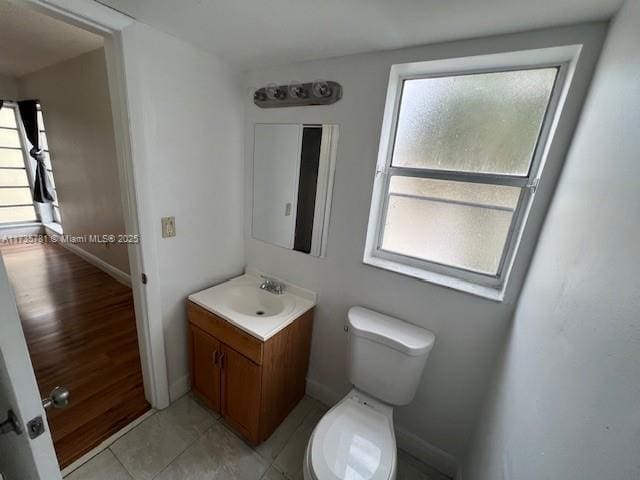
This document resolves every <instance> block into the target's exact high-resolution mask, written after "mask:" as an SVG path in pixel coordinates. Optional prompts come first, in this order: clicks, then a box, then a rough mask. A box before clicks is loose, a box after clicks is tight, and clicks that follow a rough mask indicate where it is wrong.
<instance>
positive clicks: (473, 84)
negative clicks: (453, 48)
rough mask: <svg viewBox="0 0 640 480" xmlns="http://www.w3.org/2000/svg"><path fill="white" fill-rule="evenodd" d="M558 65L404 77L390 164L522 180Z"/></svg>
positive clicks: (529, 160)
mask: <svg viewBox="0 0 640 480" xmlns="http://www.w3.org/2000/svg"><path fill="white" fill-rule="evenodd" d="M556 75H557V69H556V68H543V69H535V70H520V71H511V72H494V73H483V74H472V75H458V76H452V77H440V78H422V79H414V80H405V81H404V84H403V89H402V100H401V104H400V111H399V115H398V125H397V131H396V138H395V145H394V151H393V159H392V165H393V166H396V167H413V168H429V169H435V170H452V171H465V172H480V173H493V174H507V175H519V176H526V175H527V174H528V172H529V165H530V164H531V160H532V158H533V153H534V150H535V146H536V142H537V140H538V136H539V133H540V127H541V125H542V121H543V118H544V113H545V111H546V109H547V105H548V103H549V98H550V96H551V91H552V89H553V85H554V82H555V78H556Z"/></svg>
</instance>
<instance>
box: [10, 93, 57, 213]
mask: <svg viewBox="0 0 640 480" xmlns="http://www.w3.org/2000/svg"><path fill="white" fill-rule="evenodd" d="M18 109H19V110H20V117H22V123H23V125H24V130H25V133H26V134H27V138H28V139H29V142H31V145H32V148H31V150H30V151H29V155H31V157H32V158H33V159H34V160H35V161H36V177H35V181H34V182H33V199H34V200H35V201H36V202H39V203H51V202H53V201H54V197H53V188H52V187H51V182H50V181H49V175H48V172H47V167H46V165H45V163H44V152H43V151H42V150H41V149H40V145H39V144H40V132H39V131H38V108H37V102H36V101H35V100H22V101H19V102H18Z"/></svg>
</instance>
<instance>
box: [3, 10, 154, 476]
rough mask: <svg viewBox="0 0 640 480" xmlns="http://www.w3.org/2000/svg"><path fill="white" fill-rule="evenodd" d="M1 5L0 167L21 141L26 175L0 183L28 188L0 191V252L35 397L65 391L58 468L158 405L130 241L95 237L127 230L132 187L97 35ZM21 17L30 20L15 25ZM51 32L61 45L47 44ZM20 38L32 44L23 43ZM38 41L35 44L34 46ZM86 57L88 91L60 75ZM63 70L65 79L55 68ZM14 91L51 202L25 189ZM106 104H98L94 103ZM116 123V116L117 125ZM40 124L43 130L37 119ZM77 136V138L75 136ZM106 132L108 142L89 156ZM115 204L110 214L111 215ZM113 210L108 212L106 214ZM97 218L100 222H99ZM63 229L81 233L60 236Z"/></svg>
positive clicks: (58, 415)
mask: <svg viewBox="0 0 640 480" xmlns="http://www.w3.org/2000/svg"><path fill="white" fill-rule="evenodd" d="M33 3H37V2H33ZM0 10H1V13H2V14H1V15H0V23H3V25H1V26H0V31H1V32H2V34H1V35H2V38H3V41H2V42H0V56H1V57H2V58H3V62H2V64H1V65H0V99H3V100H9V101H8V102H6V103H5V105H4V107H3V108H2V109H0V112H2V110H4V111H5V112H3V113H6V112H7V111H8V109H9V110H10V109H12V108H13V109H14V112H13V113H14V116H15V117H16V119H17V120H16V124H15V126H14V127H15V128H14V130H15V131H16V132H17V133H18V134H19V136H20V145H2V144H1V141H0V157H2V155H1V154H2V152H3V150H2V147H3V146H4V147H6V148H5V149H4V150H5V153H7V152H8V150H9V148H10V147H11V148H12V149H13V150H14V151H12V152H9V153H11V155H8V154H7V155H4V157H2V158H0V166H2V165H3V162H5V160H6V158H9V157H11V159H13V160H11V161H15V158H16V154H15V153H16V151H19V150H22V153H23V154H24V155H23V157H24V158H23V160H24V165H23V167H22V170H23V172H20V174H19V175H18V176H20V175H22V174H24V175H26V178H27V179H28V182H27V183H26V184H24V185H23V184H22V183H20V185H17V184H16V185H12V184H11V181H13V180H12V178H13V179H14V180H15V179H16V178H17V176H16V175H5V177H6V178H5V180H7V182H8V184H7V185H2V186H3V187H6V188H2V190H1V191H3V192H5V193H7V192H10V190H11V189H14V190H15V189H16V188H21V189H22V190H26V192H27V193H28V194H29V195H31V198H30V200H29V199H26V200H25V198H24V195H25V192H22V197H21V200H20V202H21V203H16V202H17V200H16V199H15V198H13V197H15V195H14V196H13V197H12V196H11V195H4V197H5V198H4V199H0V200H2V201H5V203H6V205H2V206H0V209H3V210H4V211H5V213H7V214H8V217H7V219H5V220H7V221H3V222H0V237H2V238H4V239H5V240H6V242H5V243H4V244H2V246H1V247H0V253H2V256H3V260H4V262H5V266H6V269H7V271H8V275H9V279H10V282H11V286H12V288H13V292H14V296H15V299H16V304H17V307H18V311H19V314H20V321H21V324H22V330H23V332H24V334H25V339H26V341H27V344H28V347H29V354H30V357H31V363H32V365H33V368H34V370H35V374H36V379H37V382H38V388H39V390H40V394H41V396H42V398H46V397H48V396H49V395H50V392H51V390H52V389H53V388H54V387H56V386H61V387H64V388H67V389H68V390H69V392H70V399H71V401H70V404H69V407H68V408H66V409H59V410H58V409H55V408H51V409H49V410H48V412H47V417H48V418H47V420H48V423H49V427H50V430H51V433H52V437H53V440H54V444H55V449H56V454H57V457H58V460H59V464H60V466H61V468H64V467H65V466H67V465H69V464H70V463H72V462H73V461H75V460H76V459H78V458H79V457H81V456H82V455H84V454H85V453H87V452H89V451H91V450H92V449H93V448H94V447H96V446H98V445H99V444H100V443H101V442H102V441H104V440H106V439H108V438H109V437H110V436H112V435H113V434H114V433H116V432H117V431H118V430H120V429H121V428H122V427H124V426H126V425H127V424H128V423H130V422H131V421H132V420H134V419H135V418H138V417H139V416H140V415H142V414H143V413H144V412H145V411H147V410H148V409H149V408H150V404H153V406H159V407H162V406H163V405H162V404H163V401H162V400H161V399H160V400H158V398H159V397H161V396H162V394H158V385H157V382H155V379H154V378H150V375H149V374H148V372H149V371H150V370H151V365H150V360H149V359H150V358H152V357H153V355H151V354H150V348H149V345H148V344H147V343H146V342H145V341H144V340H145V332H144V331H142V332H141V326H142V329H143V330H144V328H145V327H147V326H148V321H147V318H146V301H145V292H144V291H142V286H141V285H140V282H139V281H138V280H137V279H139V278H140V271H141V260H140V255H139V251H138V246H137V245H127V244H126V241H125V243H124V244H121V243H114V242H113V241H109V240H107V241H104V239H103V237H102V236H103V235H112V234H113V235H114V236H115V237H116V239H121V238H125V240H127V239H129V238H135V237H136V235H135V232H136V231H137V225H136V223H137V220H136V218H137V217H136V214H135V207H134V206H132V202H131V200H130V196H131V191H132V190H131V189H132V188H133V186H132V182H131V184H126V183H127V182H126V181H123V180H122V178H123V177H125V180H127V179H126V172H125V173H124V174H123V172H122V163H121V162H120V161H119V160H121V156H122V152H121V151H120V152H117V151H116V150H117V149H118V145H117V143H118V142H117V141H116V138H115V137H116V136H117V132H114V117H117V115H118V113H117V112H116V111H114V112H112V111H111V110H110V108H111V105H110V103H111V101H112V100H111V99H112V98H113V94H112V93H110V92H109V91H108V90H109V89H108V84H109V82H108V79H107V69H108V68H107V61H108V55H106V53H105V45H104V43H105V41H104V40H103V38H102V37H101V36H100V35H96V34H94V33H91V32H88V31H85V30H83V29H82V28H79V27H76V26H72V25H70V24H66V23H64V22H61V21H59V20H55V19H53V18H51V17H49V16H47V15H44V14H42V13H40V12H36V11H35V10H31V9H28V8H24V7H21V6H17V5H15V4H14V3H10V2H6V1H5V0H0ZM12 21H13V23H11V22H12ZM4 22H7V25H4ZM25 25H26V26H31V27H32V30H29V28H26V31H25ZM15 26H19V27H20V28H19V29H17V28H14V27H15ZM12 32H13V34H15V35H20V34H22V35H24V34H26V35H28V41H27V40H25V41H22V40H21V38H20V37H19V36H18V37H17V38H13V39H9V41H7V38H6V37H7V36H10V35H11V34H12ZM47 35H49V36H50V38H49V39H47ZM60 39H63V40H64V41H63V42H61V43H62V44H63V45H62V46H56V41H60ZM38 47H40V48H38ZM58 47H60V48H58ZM29 48H31V49H32V51H29V52H25V49H29ZM11 49H15V50H16V51H19V54H15V52H12V51H11ZM39 49H41V50H42V51H36V50H39ZM74 49H75V50H74ZM43 52H44V54H43ZM85 57H92V59H93V60H95V59H96V58H99V59H100V60H101V62H102V66H101V78H100V82H103V84H104V85H106V86H107V88H106V90H105V89H103V91H102V92H99V93H98V94H95V92H93V94H87V92H86V91H85V90H84V89H83V88H77V85H76V86H72V85H70V84H69V82H71V81H77V80H78V78H79V77H82V76H83V75H84V74H86V73H87V72H89V74H90V75H89V77H91V75H92V74H93V73H95V71H96V69H92V68H88V67H87V63H86V61H85V60H86V58H85ZM12 60H13V62H11V61H12ZM29 62H30V64H29ZM12 68H13V69H14V70H11V69H12ZM65 70H66V71H67V73H68V78H67V79H65V78H64V77H60V71H65ZM92 72H93V73H92ZM95 83H96V79H95V78H88V79H87V81H86V85H87V86H90V87H92V88H93V87H95ZM81 87H82V86H81ZM86 90H90V88H87V89H86ZM25 99H37V100H39V101H40V102H41V104H42V112H41V113H40V114H39V122H42V118H44V119H45V122H46V130H47V132H46V135H45V136H46V140H45V141H44V142H42V145H41V146H42V147H43V148H42V150H43V151H45V153H46V155H47V157H48V158H47V162H48V164H47V175H49V176H50V177H51V176H52V175H53V173H55V182H54V181H53V178H52V177H51V180H52V181H51V186H52V188H53V190H54V197H55V198H54V201H53V202H45V203H40V202H36V201H34V198H33V184H34V181H33V180H34V179H33V174H34V173H33V172H34V165H33V164H32V163H33V162H34V160H33V159H32V158H31V157H30V155H29V150H30V149H31V147H32V146H33V145H32V143H30V142H29V141H28V139H26V138H25V135H24V125H23V122H22V121H21V118H20V115H19V113H16V112H18V109H16V108H14V107H16V105H17V104H16V103H15V101H19V100H25ZM11 101H14V102H11ZM12 103H13V104H12ZM105 104H107V105H108V106H109V110H108V112H106V110H105V109H104V108H102V109H101V108H98V107H99V106H103V107H104V105H105ZM72 107H75V108H72ZM87 107H89V108H87ZM113 107H114V110H116V109H117V108H123V107H122V106H119V107H118V106H113ZM87 112H88V113H87ZM92 115H93V116H92ZM96 117H99V118H98V119H99V120H100V121H102V122H103V123H102V124H101V127H100V128H95V121H96ZM117 124H118V121H117V120H116V121H115V125H116V126H115V129H116V130H117ZM91 125H94V127H93V128H91ZM83 129H84V130H83ZM5 130H6V132H4V133H7V132H8V131H9V128H8V127H7V128H6V129H5ZM40 130H41V132H40V133H41V134H44V130H45V129H44V127H42V128H41V129H40ZM109 130H110V131H109ZM78 132H80V134H78ZM0 133H3V132H0ZM109 134H110V136H109ZM120 134H122V132H120ZM105 137H109V138H108V139H107V140H105ZM0 140H2V135H0ZM80 140H82V141H80ZM82 143H84V147H85V148H83V146H82V145H79V144H82ZM105 143H110V149H111V150H110V152H109V154H108V155H102V158H99V157H100V154H104V150H105ZM120 143H122V140H120ZM120 150H122V148H121V146H120ZM3 158H4V160H3ZM78 160H81V162H80V163H79V162H78ZM96 160H97V161H96ZM91 161H94V163H93V164H91V165H90V167H89V168H85V167H86V164H88V163H91ZM73 162H75V164H74V163H73ZM5 163H6V162H5ZM10 168H13V167H7V169H6V170H9V169H10ZM18 169H19V168H18V167H15V168H14V170H15V171H14V172H13V173H15V172H17V171H18ZM0 173H1V172H0ZM91 175H93V177H92V176H91ZM0 180H1V179H0ZM20 181H22V180H20ZM106 183H109V184H110V189H108V191H107V192H105V191H104V189H103V187H104V185H105V184H106ZM123 185H124V187H123ZM11 191H12V190H11ZM25 207H26V208H25ZM92 207H95V208H94V209H93V211H92V210H91V208H92ZM118 211H119V215H118V214H114V212H116V213H117V212H118ZM25 212H27V213H25ZM132 212H133V213H132ZM11 215H14V217H13V218H11ZM15 215H17V216H15ZM20 215H23V216H20ZM118 217H119V219H120V221H119V223H118V222H115V223H114V221H113V220H114V218H118ZM96 220H100V221H101V222H102V223H101V225H100V226H99V227H96V225H95V221H96ZM91 221H94V223H93V224H91V223H90V222H91ZM88 222H89V223H88ZM65 235H66V236H71V237H73V238H82V239H83V240H82V241H81V242H80V243H76V242H68V241H61V239H63V238H67V237H65ZM52 239H56V241H55V243H54V241H52ZM123 252H124V254H123ZM132 287H133V288H132ZM140 313H142V315H141V314H140ZM140 338H142V340H141V341H139V339H140ZM158 354H161V355H163V352H156V355H158ZM141 357H142V358H141ZM161 367H162V365H160V369H156V370H161ZM160 376H161V373H160ZM160 388H161V386H160ZM53 403H55V402H53Z"/></svg>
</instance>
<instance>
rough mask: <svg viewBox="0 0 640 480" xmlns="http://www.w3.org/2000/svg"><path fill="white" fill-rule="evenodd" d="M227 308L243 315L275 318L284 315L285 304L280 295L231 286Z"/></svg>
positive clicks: (251, 287)
mask: <svg viewBox="0 0 640 480" xmlns="http://www.w3.org/2000/svg"><path fill="white" fill-rule="evenodd" d="M225 300H226V303H227V306H228V307H229V308H230V309H231V310H233V311H235V312H237V313H240V314H242V315H249V316H256V317H263V318H267V317H273V316H275V315H279V314H282V312H283V311H284V310H285V304H284V302H283V300H282V299H281V298H279V295H274V294H273V293H269V292H265V291H264V290H260V289H256V288H255V287H254V286H243V285H238V286H235V285H230V286H229V287H228V288H227V289H226V299H225Z"/></svg>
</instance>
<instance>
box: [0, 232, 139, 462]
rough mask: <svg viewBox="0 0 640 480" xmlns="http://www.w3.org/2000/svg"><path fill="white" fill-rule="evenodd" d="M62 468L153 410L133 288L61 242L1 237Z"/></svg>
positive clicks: (3, 253)
mask: <svg viewBox="0 0 640 480" xmlns="http://www.w3.org/2000/svg"><path fill="white" fill-rule="evenodd" d="M0 251H1V252H2V257H3V259H4V262H5V265H6V268H7V272H8V274H9V279H10V281H11V284H12V286H13V289H14V293H15V297H16V303H17V305H18V312H19V314H20V320H21V322H22V327H23V330H24V334H25V338H26V340H27V346H28V348H29V353H30V355H31V362H32V363H33V368H34V371H35V374H36V379H37V381H38V387H39V389H40V393H41V395H42V396H43V397H45V396H47V395H49V392H50V391H51V390H52V389H53V388H54V387H56V386H58V385H60V386H63V387H66V388H68V389H69V391H70V392H71V405H70V406H69V407H68V408H67V409H64V410H55V409H52V410H49V411H48V412H47V416H48V421H49V426H50V428H51V433H52V436H53V441H54V445H55V448H56V453H57V455H58V461H59V462H60V465H61V467H62V468H64V467H65V466H67V465H69V464H70V463H72V462H73V461H74V460H76V459H78V458H79V457H81V456H82V455H84V454H85V453H87V452H88V451H90V450H91V449H93V448H94V447H96V446H97V445H99V444H100V443H101V442H102V441H104V440H106V439H107V438H109V437H110V436H111V435H113V434H114V433H116V432H117V431H118V430H120V429H121V428H123V427H125V426H126V425H127V424H129V423H130V422H132V421H133V420H135V419H136V418H138V417H139V416H141V415H142V414H144V413H145V412H146V411H147V410H149V408H150V407H149V404H148V403H147V401H146V400H145V398H144V390H143V384H142V370H141V367H140V354H139V350H138V338H137V333H136V323H135V314H134V308H133V295H132V292H131V289H130V288H129V287H127V286H125V285H122V284H121V283H119V282H117V281H116V280H115V279H113V278H112V277H110V276H109V275H107V274H106V273H104V272H103V271H101V270H99V269H98V268H96V267H94V266H93V265H91V264H90V263H88V262H86V261H85V260H83V259H82V258H80V257H78V256H77V255H75V254H73V253H72V252H70V251H68V250H66V249H64V248H62V247H60V246H59V245H53V244H32V245H26V244H22V245H15V244H14V245H9V244H0Z"/></svg>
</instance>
